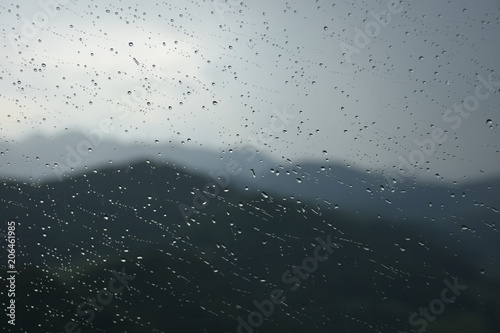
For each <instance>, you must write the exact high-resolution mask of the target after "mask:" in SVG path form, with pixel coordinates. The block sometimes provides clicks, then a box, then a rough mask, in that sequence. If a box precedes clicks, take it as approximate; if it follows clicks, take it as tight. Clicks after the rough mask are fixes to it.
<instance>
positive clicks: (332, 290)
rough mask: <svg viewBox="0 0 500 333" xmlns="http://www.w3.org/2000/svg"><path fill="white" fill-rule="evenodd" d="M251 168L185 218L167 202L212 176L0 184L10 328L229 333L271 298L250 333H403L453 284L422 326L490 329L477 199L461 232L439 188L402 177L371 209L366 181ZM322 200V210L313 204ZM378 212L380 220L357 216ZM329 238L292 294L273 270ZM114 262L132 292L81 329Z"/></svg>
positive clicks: (186, 201)
mask: <svg viewBox="0 0 500 333" xmlns="http://www.w3.org/2000/svg"><path fill="white" fill-rule="evenodd" d="M198 156H199V155H198ZM261 159H262V160H263V161H262V162H260V160H261ZM235 160H236V158H235ZM252 162H255V164H251V163H250V165H244V166H242V172H241V174H240V175H241V176H240V177H238V176H234V177H231V178H230V181H229V182H228V183H227V186H224V189H222V188H219V193H218V194H217V196H216V197H214V198H210V196H209V195H208V194H207V193H205V198H206V199H207V200H206V201H205V202H199V204H201V206H199V207H201V208H196V207H194V211H193V212H191V214H190V216H189V218H187V219H186V220H185V219H184V218H183V212H182V211H181V210H180V209H179V205H180V204H183V205H185V206H183V207H191V206H194V205H195V204H194V203H193V199H194V198H195V197H196V195H197V194H198V193H199V192H197V191H196V190H195V189H203V187H204V186H205V184H207V183H208V182H209V181H210V179H212V180H214V178H213V175H210V174H207V175H205V176H202V175H203V172H201V171H200V172H199V173H198V174H193V173H191V172H188V171H187V169H185V168H183V167H182V166H173V165H172V164H169V165H166V164H164V163H161V164H160V163H155V162H142V163H134V164H130V163H128V165H126V166H122V167H116V165H115V163H113V164H112V165H108V166H107V167H106V168H104V167H100V168H97V169H96V171H94V170H87V171H85V172H84V173H83V174H81V175H79V176H75V177H73V178H68V179H65V180H63V181H54V182H47V183H40V184H29V183H24V184H23V183H21V182H19V181H15V182H14V181H4V184H3V186H2V189H1V192H0V198H1V199H2V202H3V204H4V209H3V210H2V217H3V219H4V220H15V221H17V222H18V228H17V236H18V238H19V239H18V249H19V254H18V262H17V265H18V270H19V271H20V274H19V276H18V281H19V290H23V291H29V292H27V293H26V292H20V293H19V295H18V299H17V301H18V304H22V307H21V306H19V307H18V311H19V313H20V314H19V318H30V320H29V321H28V320H24V321H22V322H21V321H20V322H19V323H18V325H19V327H20V328H22V329H24V330H26V331H28V332H34V331H40V329H42V331H47V332H52V331H54V332H60V331H63V326H64V325H65V324H66V323H67V322H68V320H70V319H73V320H75V322H77V323H78V324H79V325H80V327H81V328H82V329H83V331H84V332H85V331H92V332H94V331H95V332H102V331H105V332H122V331H126V332H144V331H152V332H154V331H157V332H191V331H192V332H195V331H196V332H236V331H237V327H238V321H237V318H238V317H239V316H241V317H242V318H245V319H246V318H247V317H248V315H249V313H251V312H252V311H256V306H255V304H253V302H254V301H257V302H262V301H264V300H268V299H269V297H270V292H271V291H272V290H274V289H282V290H283V291H284V294H285V297H286V301H285V304H282V305H277V306H276V307H275V309H274V312H273V314H272V315H270V316H269V318H267V319H266V320H265V321H264V323H263V324H262V325H261V326H259V327H257V328H255V329H254V331H255V332H268V331H269V332H271V331H273V332H275V331H280V332H331V331H334V330H338V331H353V332H373V331H381V332H382V331H383V332H386V331H411V330H412V329H413V330H414V331H415V330H416V328H418V326H411V325H410V324H409V322H408V317H409V316H410V314H411V313H412V312H418V311H419V307H421V306H427V305H428V304H429V302H431V301H432V300H434V299H436V298H439V297H440V294H441V291H442V290H443V288H444V287H445V284H444V283H443V280H444V279H448V280H450V281H452V280H453V278H454V277H456V278H457V279H458V281H459V282H460V284H464V285H466V286H467V290H466V291H464V292H463V293H462V294H461V295H460V296H459V297H457V301H456V303H453V304H448V305H446V309H445V311H444V312H443V313H442V314H441V315H439V316H438V317H437V318H436V320H435V322H433V323H431V325H430V326H429V327H428V330H427V331H428V332H432V331H435V332H452V331H460V329H462V330H466V331H472V330H473V331H475V332H496V328H497V327H498V324H499V322H498V318H499V317H498V314H499V307H498V304H499V298H498V292H497V291H498V290H500V285H499V281H500V280H499V277H500V270H499V268H498V254H500V251H499V250H500V243H499V242H498V232H497V229H496V227H495V224H494V223H495V221H494V220H493V221H490V222H488V221H485V220H486V219H489V218H490V217H491V216H495V215H494V214H497V213H496V212H495V211H493V210H492V209H489V208H488V206H489V204H488V203H486V204H485V203H480V204H479V203H478V206H479V207H477V210H474V209H471V211H470V212H469V213H470V214H471V216H474V215H476V216H477V219H475V220H472V219H470V220H469V219H467V221H466V222H467V223H462V221H459V217H458V216H461V215H459V214H461V212H458V213H456V212H455V211H454V209H455V208H457V209H458V207H459V206H460V205H469V206H470V204H468V203H466V202H465V201H458V199H457V197H456V196H455V197H450V198H451V199H448V198H447V197H449V191H450V189H448V188H438V187H433V188H430V189H427V188H424V187H418V186H417V185H415V184H410V182H408V184H406V183H402V184H400V185H399V184H398V186H401V187H400V188H397V189H394V192H390V191H389V190H388V192H389V193H390V194H387V197H381V198H378V197H376V196H375V194H374V191H373V190H372V192H371V193H370V192H368V191H366V188H371V187H373V188H376V187H375V186H376V185H377V184H378V183H377V181H381V178H380V177H379V178H377V177H378V176H377V175H375V176H373V178H371V175H370V174H361V173H359V172H357V171H353V170H352V169H349V168H341V167H338V166H337V167H332V170H329V169H328V170H327V169H325V170H324V171H322V170H321V166H315V165H312V164H311V165H301V166H300V168H299V167H297V166H290V167H285V166H283V168H281V167H279V166H271V168H273V169H274V170H275V171H276V170H280V175H279V176H276V172H274V173H272V172H269V174H268V173H267V170H266V168H267V167H269V165H267V166H265V167H264V166H263V165H266V164H270V162H269V163H266V162H265V161H264V158H262V157H261V156H260V155H259V159H256V160H252ZM203 163H204V161H203ZM227 163H228V162H227V161H224V164H223V165H222V166H221V168H220V169H215V170H216V171H215V173H217V170H218V171H221V170H224V169H225V167H226V166H227ZM241 163H243V162H241ZM200 164H201V163H200ZM248 167H250V169H253V172H252V171H250V169H249V170H248V172H245V171H246V170H245V168H248ZM258 167H260V168H258ZM294 170H295V171H294ZM318 170H319V171H318ZM287 171H289V172H290V176H288V175H287ZM295 172H297V174H296V173H295ZM254 175H255V177H254ZM296 178H301V181H300V183H299V182H298V181H297V180H296ZM222 180H223V179H222V178H220V179H219V181H222ZM360 184H362V185H360ZM244 185H246V186H248V189H245V188H244V187H243V186H244ZM361 186H362V187H361ZM482 186H484V185H483V184H478V185H476V187H475V188H474V187H473V186H469V190H468V192H467V193H466V196H465V198H468V195H470V196H471V197H472V198H470V200H474V199H473V198H480V197H482V195H483V194H482V193H479V191H481V189H482V188H483V187H482ZM471 188H473V190H471ZM495 189H498V187H496V188H495V187H492V188H491V189H490V191H491V192H493V191H495ZM209 190H211V191H215V190H214V188H209ZM398 191H405V193H398ZM439 191H443V193H440V192H439ZM475 191H476V192H475ZM456 192H457V193H460V192H459V191H456ZM497 192H498V191H497ZM202 193H203V191H202ZM422 193H425V194H427V196H426V197H425V198H424V199H421V200H420V201H418V202H416V203H414V204H415V205H417V206H418V207H419V209H420V210H421V214H422V215H423V216H427V218H425V219H418V216H417V215H412V214H410V213H406V212H405V211H404V210H403V209H401V208H400V207H402V206H400V203H399V202H398V201H397V199H398V195H399V197H406V196H407V195H408V197H415V198H417V197H418V196H420V195H422ZM390 195H393V196H394V197H389V196H390ZM432 195H434V196H436V197H437V198H442V200H441V201H436V202H438V203H437V204H436V205H439V204H440V203H443V202H444V204H443V207H442V208H441V209H439V210H437V211H436V212H435V211H433V207H434V206H433V207H429V206H428V205H424V206H422V205H420V202H422V200H429V198H431V196H432ZM439 195H441V197H440V196H439ZM325 197H326V198H328V199H329V200H328V201H329V203H325V202H324V201H323V202H322V203H321V200H323V199H324V198H325ZM317 198H318V199H317ZM348 199H349V200H350V202H348ZM386 199H389V200H392V201H393V202H392V204H388V203H387V202H386V201H385V200H386ZM494 199H495V197H493V198H492V199H491V200H493V201H494ZM336 200H337V201H336ZM402 200H403V201H402V203H401V205H402V204H407V205H410V204H411V202H409V201H408V202H406V201H404V200H405V199H402ZM406 200H410V199H406ZM453 200H457V201H458V202H457V203H453ZM344 202H346V204H345V205H344ZM384 202H385V206H383V207H377V205H382V204H383V203H384ZM452 204H453V206H450V205H452ZM335 205H338V209H335ZM419 205H420V206H419ZM387 207H389V208H387ZM473 207H476V206H473ZM353 208H354V209H353ZM377 208H379V209H380V211H379V213H381V214H380V217H379V216H378V215H379V214H378V213H377V212H376V211H371V210H372V209H377ZM469 208H472V207H469ZM391 209H392V210H391ZM391 212H400V215H399V216H398V215H391ZM455 214H456V216H457V217H456V220H454V215H455ZM400 216H404V217H405V220H403V219H401V218H400ZM186 221H187V222H186ZM487 223H490V224H491V227H488V226H487ZM188 224H189V225H188ZM462 224H468V225H469V228H470V229H464V228H462ZM328 236H330V237H331V239H332V241H333V242H335V243H336V244H337V246H338V248H335V250H334V251H333V253H332V254H331V257H329V258H328V259H327V260H326V261H324V262H319V263H318V267H317V270H315V271H314V272H313V273H311V274H310V275H308V277H307V279H305V280H302V283H301V286H300V288H299V289H298V290H295V291H292V290H290V287H291V286H292V285H290V284H287V283H285V282H283V277H282V276H283V273H284V272H286V271H287V270H289V269H291V268H292V266H294V265H300V264H301V263H302V262H303V260H304V259H305V258H308V257H311V256H312V254H313V253H314V249H315V247H316V246H317V241H316V238H317V237H321V238H322V239H326V238H327V237H328ZM123 267H125V268H126V271H127V272H128V273H129V274H133V275H135V279H134V280H133V281H131V282H130V288H129V289H126V290H124V291H123V292H122V293H121V294H120V295H118V296H116V297H115V299H114V300H113V301H112V302H111V303H110V304H109V305H106V306H105V307H104V309H103V311H102V312H96V317H95V319H94V320H93V321H92V322H91V323H86V322H85V320H84V317H79V316H78V315H77V311H76V309H77V306H78V305H79V304H80V303H81V302H83V301H84V300H85V299H86V298H87V297H95V295H96V293H97V292H98V291H99V290H101V289H102V288H104V287H105V286H106V285H107V283H108V281H109V279H110V278H111V277H112V273H111V270H114V271H120V270H121V269H122V268H123ZM24 309H26V310H24ZM23 311H25V312H23Z"/></svg>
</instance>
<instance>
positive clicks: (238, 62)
mask: <svg viewBox="0 0 500 333" xmlns="http://www.w3.org/2000/svg"><path fill="white" fill-rule="evenodd" d="M60 2H61V3H62V5H61V6H60V8H59V9H58V10H57V9H54V8H53V5H52V3H51V2H50V1H47V4H48V6H44V5H43V3H44V2H43V0H42V1H41V2H40V3H38V2H37V1H19V2H16V4H11V3H8V4H2V5H0V22H1V23H0V26H1V29H2V30H1V31H2V41H3V42H2V45H3V52H2V54H1V55H0V57H1V58H2V61H1V62H0V66H1V67H0V99H1V105H2V111H1V113H0V136H1V138H2V141H3V142H4V143H6V142H8V143H11V144H12V143H18V144H19V147H21V144H22V142H23V140H26V139H28V138H30V137H32V136H33V135H44V136H49V137H57V135H60V134H62V133H68V132H71V131H80V132H81V131H91V130H99V129H100V127H99V126H100V125H99V124H100V123H101V122H102V121H103V120H106V119H111V123H112V124H113V126H114V130H112V131H111V133H106V134H105V137H106V138H107V139H112V140H120V141H122V142H131V143H133V142H136V141H141V142H149V143H151V142H154V141H155V140H158V141H159V142H160V143H161V142H167V141H169V140H172V141H173V142H175V143H180V142H185V143H186V145H187V146H192V147H200V146H201V147H206V148H207V149H216V150H221V149H227V148H237V147H239V146H241V145H242V144H244V143H247V142H248V141H249V137H255V136H256V135H257V134H258V133H260V132H264V133H266V134H265V135H269V134H272V139H269V145H268V147H267V148H265V149H264V150H267V151H268V152H270V153H272V154H274V156H275V157H276V158H277V159H279V158H281V157H285V158H289V159H291V160H293V161H294V162H295V163H300V162H301V161H305V160H309V159H317V160H325V158H328V159H329V160H330V161H339V162H343V163H347V164H353V165H357V166H358V167H360V168H363V169H373V170H386V169H391V168H392V167H393V166H398V165H400V163H401V162H400V156H401V157H402V158H405V159H410V157H411V156H412V155H411V154H412V153H411V152H412V151H414V150H416V149H418V146H417V144H416V143H415V139H418V140H420V141H421V140H428V141H427V142H429V140H432V141H433V142H434V144H435V145H436V147H435V149H434V150H435V152H432V153H429V154H428V155H425V161H423V162H420V163H419V164H418V167H419V168H423V169H427V168H428V171H416V172H415V175H416V176H418V177H421V178H425V179H431V180H437V177H435V174H439V175H440V176H441V177H443V178H444V179H445V180H446V181H448V182H451V181H454V180H463V179H464V176H465V177H466V179H467V180H473V179H479V178H481V177H494V176H499V174H500V168H499V166H500V153H499V146H498V144H499V142H500V140H499V138H500V132H499V131H500V129H499V127H498V124H499V118H500V113H499V112H500V110H499V105H500V94H499V92H498V90H499V89H500V83H497V84H496V85H495V84H494V83H490V86H489V87H485V86H484V85H485V84H484V80H483V79H482V78H484V79H485V80H486V81H488V76H490V78H489V80H490V81H496V82H499V81H500V75H499V74H500V68H499V67H500V62H499V56H498V51H499V47H498V45H500V34H499V32H500V19H499V17H500V4H499V2H498V1H493V0H480V1H476V2H474V5H472V4H471V2H470V1H452V2H451V1H442V0H439V1H430V0H425V1H419V2H415V1H403V2H402V3H401V4H400V6H399V7H395V8H392V7H391V10H392V11H393V13H392V14H391V16H390V17H389V16H387V15H385V16H384V17H385V22H382V24H383V25H385V26H381V25H380V24H381V23H377V24H374V22H376V20H375V18H374V13H380V12H382V11H384V10H387V9H388V8H389V7H390V6H389V2H388V1H369V2H368V1H367V2H365V1H363V2H355V1H352V2H353V4H346V2H341V3H338V4H335V5H332V2H331V1H316V2H313V1H298V0H297V1H286V2H285V1H263V0H258V1H257V0H250V1H243V2H241V3H240V2H238V1H231V0H229V1H227V2H223V1H220V2H217V1H215V2H213V1H208V0H207V1H194V0H193V1H182V2H168V1H167V2H153V1H146V2H133V1H128V0H125V1H120V2H115V1H104V2H98V3H97V2H93V4H92V5H88V2H78V3H73V2H69V1H60ZM18 3H19V5H18ZM242 3H243V4H242ZM388 6H389V7H388ZM375 16H376V15H375ZM44 18H45V20H44V21H40V19H44ZM33 22H35V25H33V24H32V23H33ZM365 27H371V28H373V29H377V28H376V27H379V29H378V30H368V31H374V34H375V36H372V37H369V36H368V40H367V39H364V38H363V36H361V37H360V33H359V31H363V30H365ZM358 29H359V30H358ZM363 40H364V41H363ZM360 41H361V42H362V43H364V44H360ZM347 45H350V46H347ZM346 47H347V49H346ZM354 47H355V48H356V51H352V50H354ZM346 50H348V52H347V53H346ZM349 50H351V51H352V52H351V51H349ZM478 86H480V88H477V87H478ZM477 89H480V90H479V93H480V96H484V97H481V98H482V99H479V98H478V95H477V94H478V90H477ZM465 100H468V101H471V102H474V101H479V104H478V105H477V106H473V109H474V111H471V112H465V111H464V112H463V113H455V112H454V111H450V112H449V113H448V114H447V110H448V109H452V110H453V109H454V105H455V104H461V103H462V102H463V101H465ZM125 104H128V106H124V105H125ZM283 113H285V114H288V115H289V116H288V118H286V121H283V119H284V118H283ZM278 114H281V116H279V115H278ZM446 114H447V115H448V116H447V117H446ZM451 117H455V118H451ZM457 117H459V118H460V119H457ZM490 120H491V121H490ZM439 128H440V129H442V130H444V131H446V132H445V134H444V135H439V137H440V140H437V141H440V142H437V141H436V139H432V138H433V134H432V133H433V131H439ZM435 133H439V132H435ZM436 135H437V134H436ZM436 137H437V136H436ZM443 137H445V139H443ZM94 148H96V149H98V147H94ZM47 149H51V147H47ZM324 151H326V154H325V152H324ZM16 153H19V154H22V149H21V148H20V149H19V151H18V152H13V151H11V152H10V154H9V157H5V156H2V157H1V158H3V159H4V162H3V163H5V161H6V160H7V159H8V158H9V159H10V160H9V161H10V162H12V161H14V160H15V157H14V156H16ZM60 153H61V155H63V154H64V153H65V152H64V151H61V152H60ZM416 154H419V153H413V156H414V157H415V156H417V155H416ZM421 154H423V152H422V153H421ZM37 155H38V156H39V157H40V158H41V159H42V160H43V158H44V152H43V151H40V152H37ZM422 156H424V155H422ZM47 162H48V163H51V162H54V161H47Z"/></svg>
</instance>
